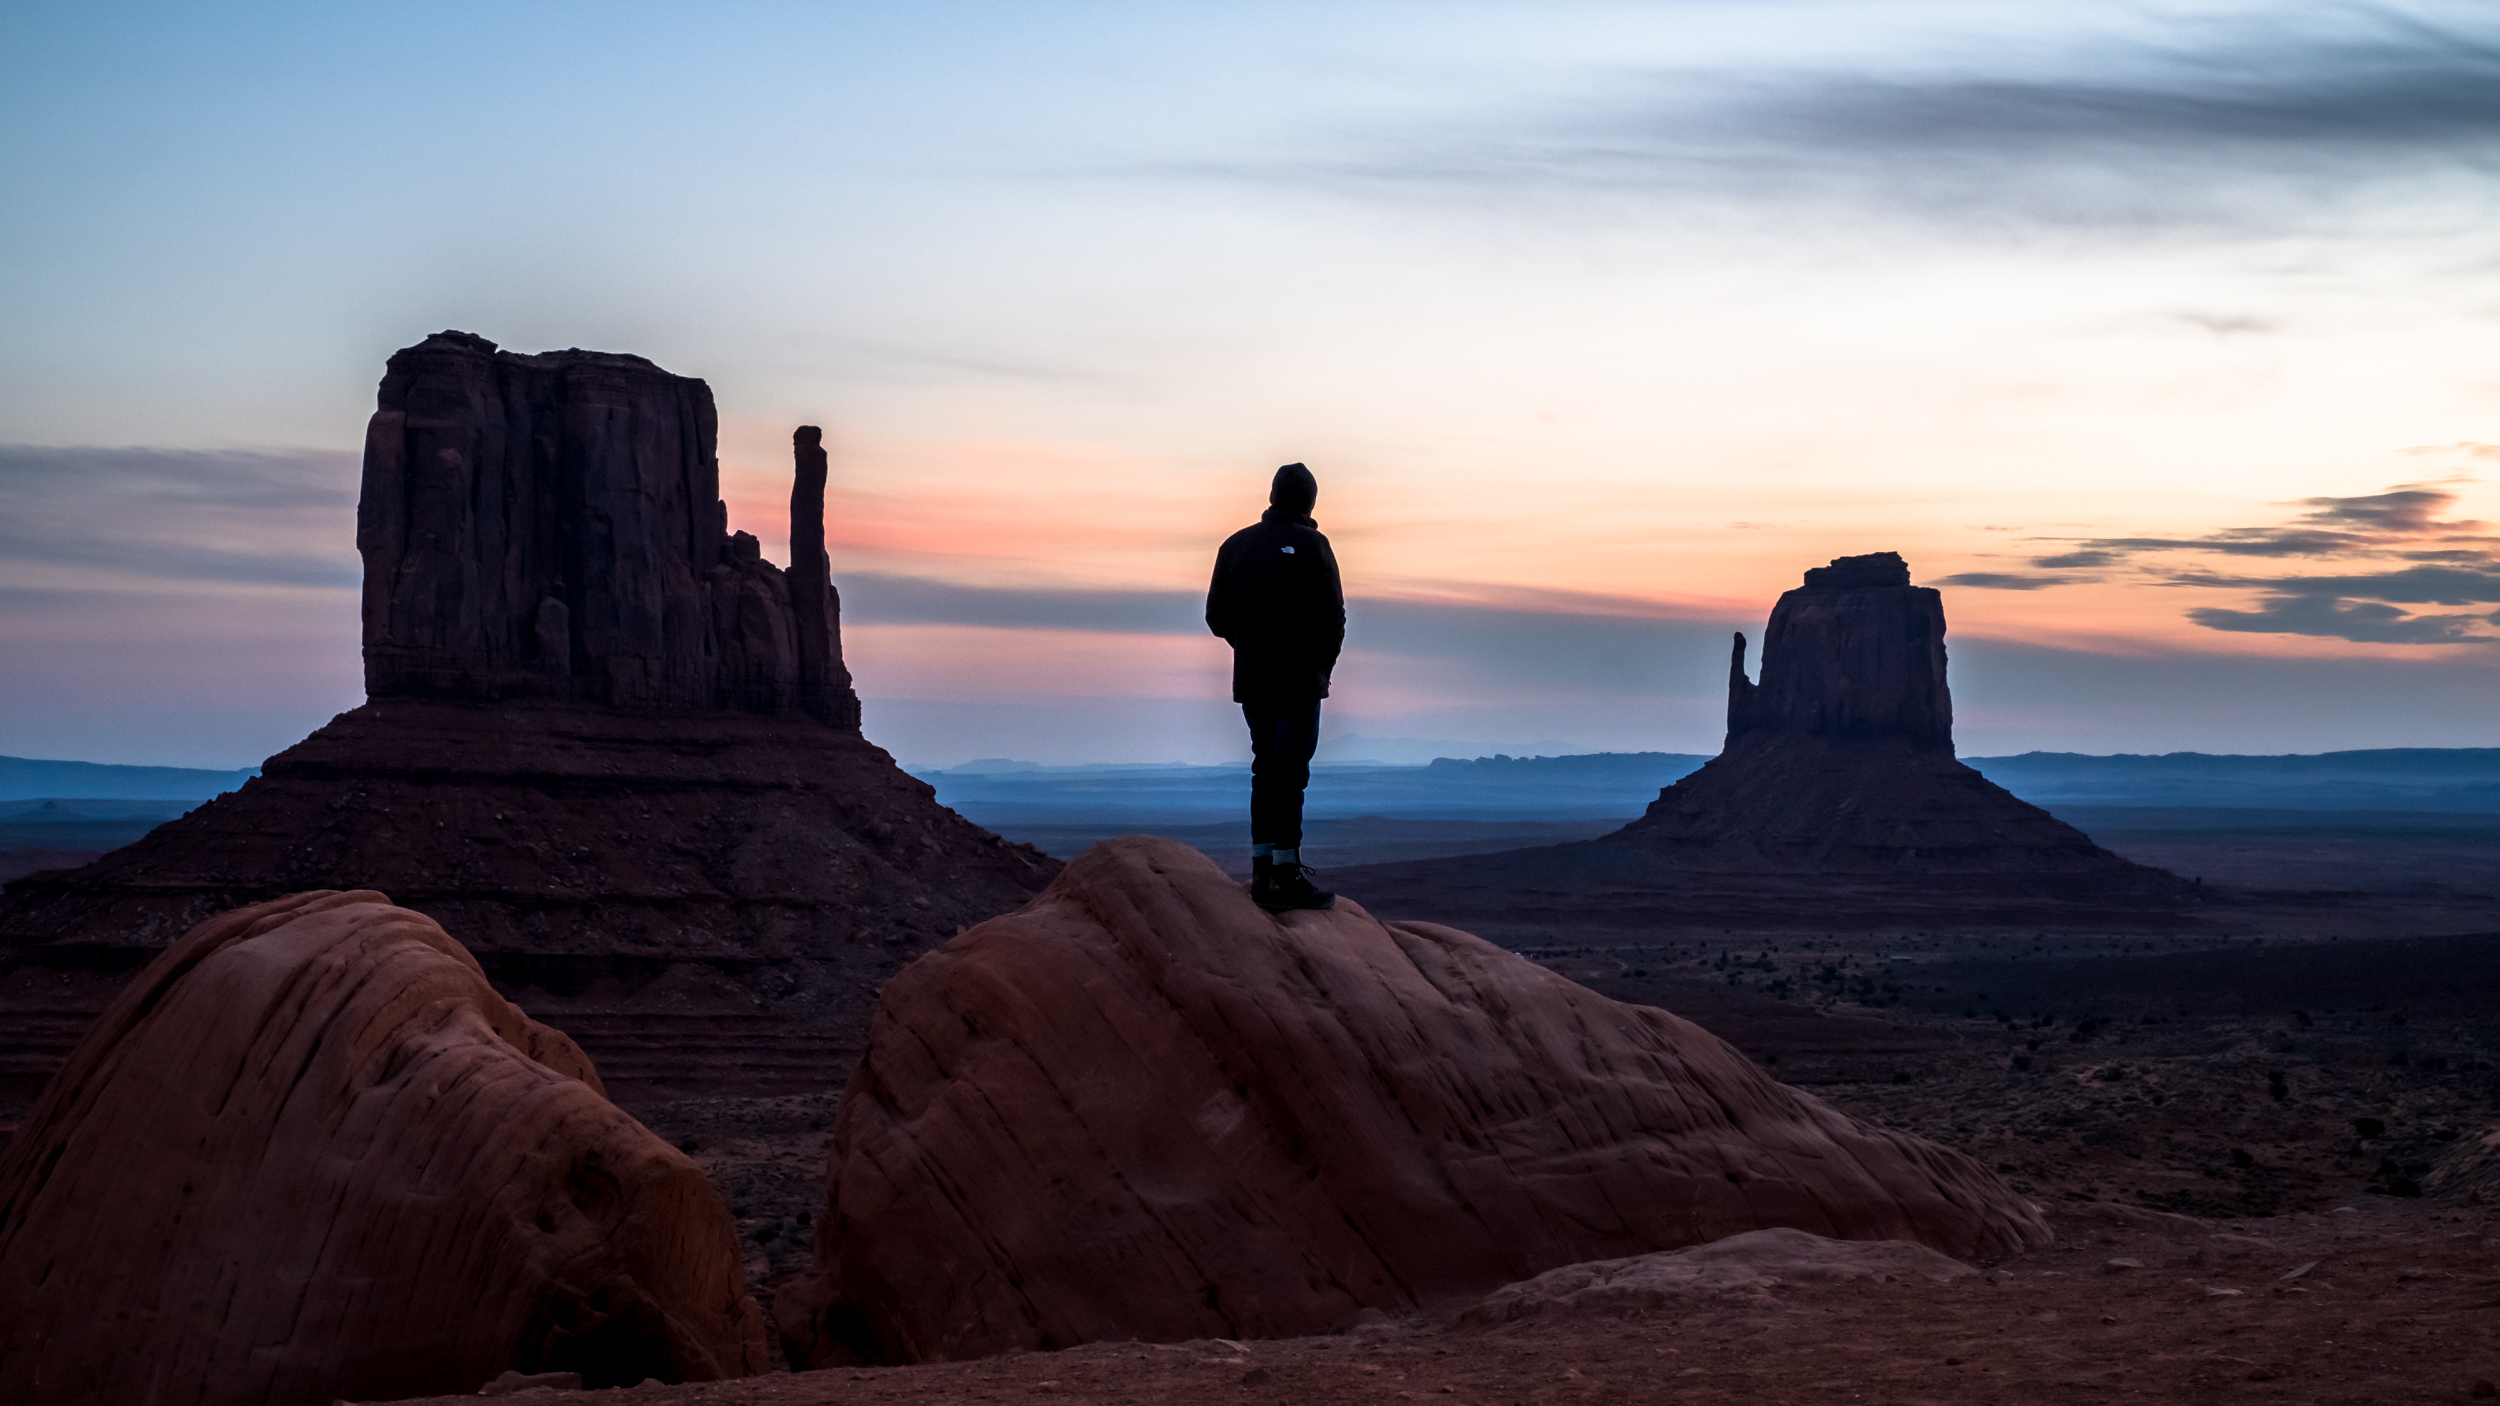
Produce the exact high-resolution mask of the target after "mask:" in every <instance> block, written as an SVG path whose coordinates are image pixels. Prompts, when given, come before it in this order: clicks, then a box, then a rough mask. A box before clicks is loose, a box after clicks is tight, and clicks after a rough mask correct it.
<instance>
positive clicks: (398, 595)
mask: <svg viewBox="0 0 2500 1406" xmlns="http://www.w3.org/2000/svg"><path fill="white" fill-rule="evenodd" d="M716 423H717V421H716V416H715V413H714V410H713V405H712V393H711V390H710V388H709V387H708V386H706V385H705V384H704V383H703V382H702V381H700V380H696V379H693V378H691V377H685V376H676V375H671V374H669V373H668V372H666V371H663V370H661V369H660V368H659V367H657V366H655V365H653V364H652V363H650V362H649V361H646V360H644V359H642V358H641V357H637V356H621V355H612V354H607V353H601V352H588V351H580V350H568V351H559V352H548V353H544V354H542V355H537V356H524V355H518V354H515V353H513V352H508V351H500V350H497V348H496V346H495V344H494V343H492V342H489V341H487V340H486V339H484V338H482V337H477V336H472V335H469V334H467V333H462V332H444V333H440V334H438V335H436V336H432V337H429V338H427V339H426V340H425V341H423V342H421V343H419V344H418V345H416V346H413V347H409V348H407V349H405V350H403V351H400V352H399V353H397V354H396V355H394V356H392V357H391V359H390V364H389V369H388V371H387V372H386V373H385V374H384V376H383V378H382V385H381V391H380V396H379V403H378V407H377V409H376V410H375V412H374V415H373V419H372V422H371V424H370V425H369V427H368V428H367V430H366V436H365V455H364V479H363V488H362V496H361V498H360V500H359V502H358V504H357V510H356V545H357V548H358V550H359V551H360V552H361V553H362V555H363V557H364V568H365V578H364V664H365V694H366V698H367V701H366V703H365V704H364V706H362V707H359V708H356V709H354V710H352V711H350V712H346V713H342V714H340V715H339V716H338V717H337V718H335V719H333V720H332V721H331V722H330V723H329V725H328V726H326V727H323V728H322V729H320V730H319V731H317V732H315V733H313V734H312V735H311V736H310V737H307V738H305V739H304V740H303V741H302V742H299V743H297V744H296V745H295V746H293V747H290V748H288V749H287V750H285V751H283V752H281V753H279V754H278V755H276V756H274V757H271V758H270V759H269V760H268V762H267V763H266V764H265V765H264V766H263V768H262V771H261V775H260V776H259V777H258V778H256V779H254V780H252V781H250V782H248V783H246V784H245V785H244V786H243V787H242V788H241V789H239V790H236V791H233V792H230V793H228V794H227V795H224V796H221V797H219V798H218V799H216V800H213V801H211V802H209V803H208V804H206V805H203V806H201V807H199V808H198V809H197V810H194V811H192V812H191V813H190V814H188V815H185V816H183V817H182V818H181V819H179V820H174V821H171V822H168V823H167V824H165V825H162V826H160V827H158V828H157V829H156V830H154V831H152V832H151V833H150V834H148V835H147V836H146V837H145V838H143V839H141V840H140V841H138V842H137V843H135V844H132V845H130V846H128V847H126V848H124V849H120V850H117V851H115V852H113V853H112V854H109V855H107V856H105V857H104V858H102V859H99V860H97V861H96V862H94V863H92V864H90V865H87V866H86V867H85V868H82V869H76V870H65V871H52V872H48V873H42V874H36V875H30V876H28V877H26V878H24V879H21V880H19V881H17V882H15V883H12V884H10V885H9V886H8V889H7V891H6V894H5V897H0V971H6V970H16V971H19V972H21V973H22V976H21V978H20V979H19V980H18V981H17V982H16V983H15V986H16V987H19V988H23V990H12V991H11V992H10V993H9V994H10V996H11V1000H10V1002H9V1005H10V1006H11V1007H12V1009H10V1010H9V1011H8V1013H7V1016H6V1023H7V1024H9V1025H11V1026H14V1027H16V1029H15V1030H14V1037H15V1038H14V1039H12V1040H10V1041H8V1042H7V1043H9V1044H12V1045H14V1046H15V1048H14V1049H12V1050H9V1051H8V1055H9V1059H10V1067H9V1068H8V1069H7V1070H6V1071H5V1072H6V1073H7V1074H9V1075H12V1076H14V1080H13V1082H19V1083H24V1082H27V1081H29V1080H33V1081H40V1079H41V1078H42V1077H44V1076H47V1075H48V1074H49V1073H50V1072H51V1069H52V1067H53V1066H55V1065H57V1064H58V1062H59V1061H60V1059H61V1058H63V1057H65V1056H66V1054H67V1053H68V1049H69V1046H70V1044H71V1043H73V1042H74V1041H75V1040H76V1038H77V1035H78V1033H79V1031H80V1030H81V1029H83V1027H84V1026H85V1024H86V1023H87V1021H88V1020H89V1019H91V1018H92V1017H93V1015H94V1013H95V1010H96V1009H97V1008H99V1007H100V1005H101V1002H102V1000H103V999H107V998H109V996H110V994H111V990H112V988H113V987H115V986H117V985H118V984H119V983H120V981H121V980H122V979H124V974H126V973H128V972H130V971H135V970H136V969H137V968H139V967H140V966H142V965H144V964H145V963H146V962H147V961H148V960H149V959H150V958H151V957H153V956H154V955H155V954H156V953H158V952H159V951H162V950H163V949H164V948H165V947H166V946H167V945H168V944H170V943H171V942H173V941H174V940H175V939H176V938H178V937H180V936H181V935H182V934H183V933H184V932H185V931H187V930H188V929H190V928H191V927H192V926H193V925H194V924H197V923H199V922H201V921H203V920H205V919H207V918H209V917H211V916H213V915H215V914H218V913H221V912H224V911H226V910H228V909H231V908H235V907H237V906H240V905H242V904H247V903H255V902H260V901H263V900H266V899H270V898H274V897H277V896H279V895H282V894H287V893H294V892H298V891H301V890H306V889H324V888H327V889H378V890H381V891H382V892H384V893H386V894H388V895H389V896H390V898H391V899H392V900H393V901H394V902H397V903H399V904H400V905H402V906H404V907H407V908H412V909H415V910H417V911H418V912H421V913H423V914H425V915H426V916H427V917H430V918H432V919H434V920H435V921H436V922H438V923H440V924H442V925H443V927H444V928H445V929H447V930H449V931H451V932H454V933H457V934H459V936H460V939H461V941H462V942H464V943H465V944H467V945H468V946H469V948H470V949H471V950H472V951H473V952H474V953H475V954H476V956H477V958H478V960H479V962H480V964H481V965H482V966H483V967H484V968H485V970H486V971H487V973H488V974H489V975H490V976H491V977H492V978H493V979H494V980H495V982H496V984H497V986H498V987H499V988H501V989H502V990H503V992H504V993H505V994H506V995H508V996H512V995H517V996H521V997H523V999H524V1004H526V1005H527V1006H528V1007H529V1008H530V1009H531V1010H532V1011H533V1012H535V1013H538V1014H541V1015H545V1016H547V1017H549V1018H550V1019H553V1020H555V1021H557V1022H559V1023H561V1024H562V1025H563V1026H564V1028H565V1029H566V1030H567V1032H568V1033H570V1034H572V1035H573V1036H574V1037H575V1038H576V1039H578V1040H579V1041H580V1042H581V1044H582V1045H583V1047H584V1048H585V1049H586V1050H587V1051H588V1052H589V1053H590V1055H591V1057H592V1058H593V1059H594V1060H596V1061H597V1063H598V1065H599V1067H600V1070H601V1072H602V1073H603V1074H605V1075H606V1076H607V1078H608V1081H609V1083H610V1085H611V1087H616V1088H619V1089H620V1091H625V1092H632V1091H639V1090H645V1089H648V1090H652V1091H654V1092H657V1091H659V1090H660V1089H662V1088H664V1089H665V1090H666V1091H667V1092H669V1093H688V1092H700V1091H703V1090H705V1089H708V1088H716V1087H730V1086H735V1087H738V1088H740V1089H741V1090H743V1091H749V1092H755V1091H770V1090H771V1089H773V1088H776V1087H781V1086H788V1087H793V1088H797V1087H820V1086H822V1085H823V1084H824V1083H826V1082H827V1080H828V1079H830V1078H837V1077H838V1076H839V1074H840V1072H841V1071H843V1070H846V1069H847V1068H848V1067H849V1065H850V1063H851V1061H852V1060H853V1059H854V1058H855V1057H856V1053H857V1051H858V1049H859V1048H860V1047H861V1045H862V1044H863V1042H864V1038H865V1033H866V1028H867V1019H868V1014H869V1011H870V1010H871V1009H872V1008H873V1006H874V1003H875V993H876V988H877V986H878V984H879V983H880V982H882V981H883V979H884V978H885V977H886V976H887V975H889V974H890V973H891V972H892V971H894V970H895V969H896V968H897V967H899V966H900V965H901V964H902V962H903V961H904V960H906V959H907V958H908V957H909V956H911V955H915V954H916V953H917V952H918V951H920V950H922V949H924V948H926V947H928V946H931V945H933V944H934V943H936V942H939V941H943V940H944V939H946V938H948V937H951V936H953V935H954V934H955V933H957V932H959V931H961V930H962V929H963V928H965V927H966V926H969V925H971V924H974V923H977V922H980V921H981V920H983V919H985V918H988V917H990V916H991V915H993V914H996V913H1001V912H1004V911H1006V910H1008V909H1011V908H1014V907H1016V906H1017V905H1019V904H1021V903H1023V902H1024V901H1025V900H1026V899H1027V898H1029V897H1031V896H1032V895H1033V894H1034V893H1036V892H1038V891H1040V889H1041V888H1042V887H1043V886H1044V885H1045V884H1047V883H1048V882H1049V881H1050V879H1051V877H1052V876H1053V875H1054V874H1055V873H1056V872H1057V871H1058V867H1059V866H1058V864H1057V863H1056V862H1055V861H1053V860H1050V859H1048V858H1047V857H1045V856H1043V855H1042V854H1040V853H1039V852H1038V851H1035V850H1032V849H1029V848H1027V847H1025V846H1021V845H1011V844H1008V843H1006V842H1005V841H1003V840H1001V839H999V837H997V836H996V835H993V834H991V833H989V832H988V831H986V830H983V829H980V828H979V827H977V826H975V825H973V824H972V823H971V822H969V821H966V820H965V819H963V818H962V817H961V816H959V815H957V814H955V813H954V812H953V811H951V810H948V809H947V808H945V807H944V806H941V805H939V804H938V803H937V801H936V800H935V798H934V796H933V793H932V792H931V790H930V788H929V787H928V786H927V785H925V784H923V783H921V782H919V781H917V780H914V779H913V778H912V777H910V776H907V775H905V774H904V773H903V771H902V770H901V769H900V768H899V767H897V766H896V765H895V763H894V759H893V758H892V757H890V756H888V755H887V754H886V753H885V751H884V750H882V749H881V748H879V747H877V746H875V745H873V744H872V743H870V742H869V741H867V740H866V739H865V738H864V737H862V736H861V734H860V715H859V699H858V696H857V694H856V693H855V692H854V691H853V690H852V686H851V676H850V673H849V671H848V670H847V669H846V668H845V667H844V666H843V662H842V642H841V606H840V601H839V598H838V597H837V596H836V594H835V592H834V588H833V584H832V582H831V579H830V572H829V563H828V560H827V557H826V554H825V548H824V492H825V480H826V460H825V452H824V449H823V447H822V445H821V437H820V435H819V433H818V431H817V430H815V429H814V428H812V427H811V428H802V429H800V430H799V431H798V432H797V435H796V448H797V482H796V485H795V487H794V488H793V489H792V492H791V496H790V544H791V564H790V567H789V569H788V570H786V571H785V570H782V569H780V568H777V567H775V566H774V565H773V564H771V563H770V562H767V561H765V560H764V559H763V557H762V556H761V554H760V553H759V551H758V549H757V543H756V539H755V538H754V537H753V536H751V535H749V534H748V533H745V532H736V533H733V532H731V531H729V530H728V525H727V519H728V510H727V507H726V505H725V504H724V503H723V502H722V501H721V497H720V465H719V461H718V459H717V457H716V455H715V452H714V440H715V429H716ZM27 968H34V969H38V970H45V969H48V970H49V971H52V972H57V973H59V976H60V979H59V980H58V981H57V982H54V981H51V980H50V978H48V977H47V978H44V979H43V980H42V981H38V982H35V983H33V984H32V985H30V984H29V982H28V980H27V979H26V978H31V977H34V976H35V975H36V973H35V972H30V971H26V970H25V969H27ZM73 978H77V979H75V980H73ZM37 987H58V988H59V990H60V992H61V993H62V995H61V996H60V998H58V999H56V1000H55V1001H54V1002H53V1004H54V1005H56V1006H60V1007H63V1008H62V1009H58V1010H52V1011H46V1010H43V1009H40V1008H38V1007H39V1006H40V1005H41V1003H40V1002H37V1003H36V1004H35V1005H32V1006H30V1005H29V1004H28V1003H27V1000H26V997H25V995H24V992H25V991H33V990H36V988H37ZM38 994H40V993H38ZM82 1002H83V1003H84V1004H85V1005H86V1009H84V1010H79V1009H69V1008H68V1007H74V1006H78V1005H80V1004H81V1003H82Z"/></svg>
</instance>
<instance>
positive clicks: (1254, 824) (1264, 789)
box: [1241, 698, 1319, 849]
mask: <svg viewBox="0 0 2500 1406" xmlns="http://www.w3.org/2000/svg"><path fill="white" fill-rule="evenodd" d="M1241 715H1242V716H1243V717H1244V718H1246V719H1248V720H1249V723H1250V843H1252V844H1254V845H1274V846H1276V847H1277V848H1278V849H1300V848H1301V847H1302V788H1303V787H1304V786H1307V785H1309V784H1310V781H1311V753H1312V752H1314V751H1316V750H1317V749H1318V747H1319V700H1318V699H1316V698H1313V699H1310V700H1308V701H1306V702H1299V703H1244V704H1242V705H1241Z"/></svg>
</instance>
